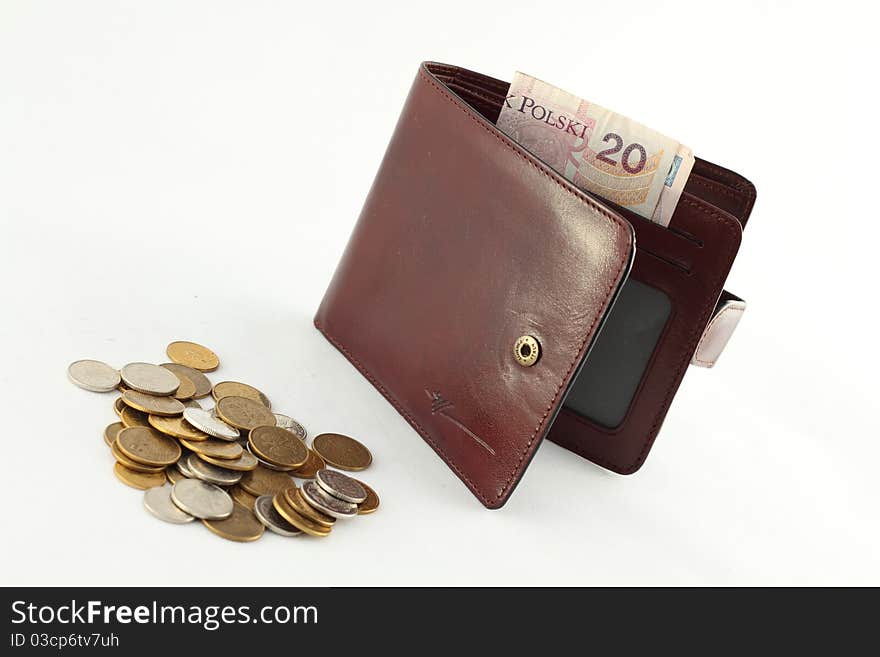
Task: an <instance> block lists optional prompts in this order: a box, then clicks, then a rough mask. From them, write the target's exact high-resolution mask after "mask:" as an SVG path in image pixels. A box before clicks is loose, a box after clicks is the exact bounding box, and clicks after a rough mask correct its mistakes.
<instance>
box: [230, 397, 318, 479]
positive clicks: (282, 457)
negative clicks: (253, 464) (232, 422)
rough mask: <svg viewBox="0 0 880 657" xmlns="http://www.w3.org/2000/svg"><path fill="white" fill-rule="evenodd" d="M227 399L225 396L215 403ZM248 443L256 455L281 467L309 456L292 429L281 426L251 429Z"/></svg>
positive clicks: (293, 466)
mask: <svg viewBox="0 0 880 657" xmlns="http://www.w3.org/2000/svg"><path fill="white" fill-rule="evenodd" d="M227 399H234V397H225V398H224V399H221V400H220V401H219V402H217V404H218V405H219V404H221V403H223V402H224V401H226V400H227ZM248 444H249V445H250V446H251V450H252V451H253V452H254V454H255V455H256V456H259V457H260V458H261V459H264V460H266V461H269V462H270V463H273V464H274V465H279V466H281V467H283V468H298V467H300V466H302V465H304V464H305V462H306V461H307V460H308V458H309V450H308V448H307V447H306V446H305V445H304V444H303V442H302V441H301V440H300V439H299V438H298V437H297V435H296V434H295V433H293V432H292V431H288V430H287V429H282V428H281V427H272V426H268V427H266V426H259V427H255V428H254V429H251V432H250V435H249V436H248Z"/></svg>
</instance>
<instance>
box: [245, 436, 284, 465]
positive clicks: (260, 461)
mask: <svg viewBox="0 0 880 657" xmlns="http://www.w3.org/2000/svg"><path fill="white" fill-rule="evenodd" d="M244 448H245V449H246V450H247V451H249V452H250V453H251V456H253V457H254V458H255V459H257V463H259V464H260V465H262V466H263V467H264V468H269V469H270V470H275V471H276V472H290V471H291V470H293V468H284V467H281V466H280V465H275V464H274V463H269V462H268V461H264V460H263V459H261V458H260V457H259V456H257V455H256V454H254V450H252V449H251V444H250V442H247V443H245V444H244Z"/></svg>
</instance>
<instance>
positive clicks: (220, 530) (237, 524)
mask: <svg viewBox="0 0 880 657" xmlns="http://www.w3.org/2000/svg"><path fill="white" fill-rule="evenodd" d="M202 523H203V524H204V525H205V527H207V528H208V529H210V530H211V531H212V532H214V533H215V534H217V536H220V537H221V538H225V539H227V540H230V541H238V542H240V543H249V542H250V541H256V540H257V539H258V538H260V537H261V536H262V535H263V532H264V531H265V529H266V528H265V527H263V523H261V522H260V521H259V520H257V516H255V515H254V512H253V511H252V510H251V509H249V508H247V507H246V506H244V505H243V504H239V503H238V502H233V503H232V515H231V516H229V517H228V518H224V519H223V520H202Z"/></svg>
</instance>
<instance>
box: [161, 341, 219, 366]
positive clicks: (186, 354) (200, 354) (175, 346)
mask: <svg viewBox="0 0 880 657" xmlns="http://www.w3.org/2000/svg"><path fill="white" fill-rule="evenodd" d="M165 353H166V354H168V358H170V359H171V360H172V361H173V362H175V363H177V364H178V365H186V366H187V367H191V368H193V369H194V370H198V371H199V372H213V371H214V370H216V369H217V368H218V367H220V358H219V357H218V356H217V354H215V353H214V352H213V351H211V350H210V349H208V348H207V347H203V346H202V345H200V344H197V343H195V342H186V341H183V340H181V341H178V342H172V343H171V344H169V345H168V346H167V347H166V348H165Z"/></svg>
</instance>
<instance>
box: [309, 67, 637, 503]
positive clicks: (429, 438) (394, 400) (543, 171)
mask: <svg viewBox="0 0 880 657" xmlns="http://www.w3.org/2000/svg"><path fill="white" fill-rule="evenodd" d="M419 77H420V78H421V79H422V80H423V81H424V82H427V83H428V84H429V85H430V86H431V87H432V88H433V89H434V90H435V91H437V93H439V94H440V95H441V96H442V97H443V98H445V99H446V100H448V101H449V102H450V103H452V105H453V106H455V107H456V108H457V109H459V110H461V111H462V112H463V113H464V114H465V116H467V117H468V118H469V119H471V120H472V121H473V122H474V123H476V124H477V126H479V127H480V128H482V129H483V130H485V131H486V132H487V133H489V135H491V136H492V137H494V138H495V139H497V140H498V141H499V142H501V143H502V144H503V145H504V147H505V148H507V149H508V150H510V151H511V152H512V153H513V154H514V155H516V156H517V157H518V158H520V159H522V160H523V161H524V162H526V163H527V164H528V165H529V166H531V167H533V168H534V169H536V170H537V171H539V172H540V173H541V174H543V175H544V176H545V177H546V178H548V179H549V180H550V181H552V182H553V183H554V184H555V185H556V186H558V187H559V188H560V189H562V190H563V191H564V192H566V193H567V194H570V195H571V196H573V197H574V198H576V199H578V200H579V201H580V202H581V203H583V204H584V205H585V206H587V207H588V208H590V209H591V210H593V211H594V212H596V213H598V214H599V215H601V216H603V217H605V218H606V219H608V220H609V221H611V222H612V223H614V224H616V225H617V226H618V227H619V228H621V229H624V230H626V231H627V232H628V233H629V231H630V230H631V226H629V225H628V224H626V223H625V222H624V221H623V219H621V218H619V217H617V216H615V215H613V214H611V213H610V212H608V211H607V210H605V209H604V208H602V207H601V206H599V205H598V204H597V203H595V202H594V201H593V200H592V199H590V198H589V197H586V196H583V195H582V194H580V193H579V192H577V191H575V190H574V189H572V188H570V187H567V186H566V185H564V184H563V183H562V182H561V181H560V180H558V179H557V178H556V177H555V176H556V174H555V173H551V172H550V171H548V170H547V169H546V168H545V167H543V166H541V165H539V164H538V163H537V162H534V161H533V160H531V159H529V157H527V156H526V155H525V154H524V153H522V152H521V151H520V150H518V149H517V147H516V146H515V145H514V144H513V143H512V142H511V141H509V140H507V139H505V138H503V137H502V136H501V135H500V134H497V133H496V132H494V131H493V130H492V129H490V128H489V127H488V126H487V125H486V124H485V123H484V122H483V121H482V120H481V119H480V118H478V117H476V116H475V115H474V114H473V113H472V111H471V110H470V109H469V108H466V107H464V106H462V105H461V104H460V103H459V102H458V101H457V100H456V99H455V98H454V97H453V96H451V95H449V94H447V93H446V92H445V91H444V90H443V89H441V88H440V87H439V86H438V85H437V83H435V82H434V80H432V79H431V78H430V77H428V76H427V75H426V74H425V72H424V68H420V69H419ZM628 260H629V252H627V253H625V254H624V256H623V257H622V258H621V259H620V263H619V266H618V269H617V271H616V273H615V276H614V284H612V285H609V286H608V291H607V293H606V295H605V299H604V300H603V302H602V305H603V306H605V305H607V303H608V301H609V299H610V298H611V296H612V294H613V293H614V290H615V289H616V288H617V285H618V283H619V282H620V276H621V274H622V272H623V270H624V269H625V268H626V264H627V262H628ZM598 321H599V317H598V316H596V317H594V318H593V322H592V324H591V325H590V327H589V329H588V330H587V332H586V333H585V334H584V339H583V341H582V342H581V344H580V347H579V348H578V350H577V353H576V354H575V357H574V359H573V360H572V361H571V363H569V365H568V370H567V371H566V373H565V375H564V376H563V377H562V378H561V379H560V381H559V384H558V385H557V386H556V390H555V391H554V394H553V397H552V398H551V400H550V402H549V403H548V404H547V408H546V409H545V410H544V414H543V415H542V416H541V418H540V419H539V421H538V424H537V426H536V427H535V429H534V431H533V432H532V435H531V436H530V437H529V440H528V442H527V443H526V446H525V447H524V448H523V451H522V453H521V454H520V457H519V460H518V461H517V462H516V464H515V465H514V467H513V468H512V470H511V472H510V475H509V476H508V477H507V479H506V480H505V482H504V485H503V486H502V487H501V489H500V490H499V491H498V493H497V494H496V495H495V498H494V500H498V499H500V498H501V497H502V496H503V495H504V493H505V492H506V491H507V489H508V488H509V487H510V484H511V482H512V481H513V478H514V477H515V476H516V474H517V472H518V471H519V470H520V467H521V465H522V462H523V460H524V459H525V457H526V454H528V452H529V450H530V449H531V446H532V444H533V443H534V442H535V438H536V437H537V436H538V434H539V433H541V432H542V430H543V429H544V428H545V425H546V423H547V419H548V418H549V416H550V411H551V409H552V408H553V407H554V405H555V404H556V401H557V400H558V399H559V394H560V392H561V390H562V388H563V384H564V383H565V381H566V380H567V379H568V378H569V377H570V376H571V372H572V370H573V369H574V367H575V365H576V364H577V363H578V362H579V361H580V360H581V358H583V352H584V348H585V347H586V345H587V341H588V340H589V338H590V337H591V335H592V334H593V331H594V329H595V327H596V323H597V322H598ZM315 326H316V327H317V328H318V330H320V331H321V333H323V334H324V335H325V336H326V337H327V339H328V340H329V341H330V342H331V343H332V344H333V345H335V346H336V347H337V348H338V349H339V350H340V351H342V353H344V354H345V355H346V357H347V358H348V359H349V360H350V361H351V362H352V363H353V364H354V365H355V367H357V369H358V370H359V371H360V372H361V373H362V374H363V375H364V376H365V377H366V378H367V380H369V381H370V382H371V383H372V384H373V385H374V386H375V387H376V388H377V389H378V390H379V392H381V393H382V394H383V395H384V396H385V398H386V399H387V400H388V401H389V402H390V403H391V405H392V406H394V408H395V409H396V410H397V412H398V413H400V414H401V415H402V416H403V417H404V418H406V420H407V421H408V422H409V423H410V424H411V425H412V426H413V428H415V429H416V431H418V432H419V434H420V435H421V436H422V438H424V440H425V441H426V442H427V443H428V444H429V445H431V447H433V448H434V450H435V451H436V452H437V453H438V454H440V456H441V457H442V458H443V460H444V461H446V463H448V464H449V465H450V466H451V467H452V469H453V470H454V471H455V472H456V474H457V475H458V476H459V477H460V478H461V479H462V481H464V482H465V483H466V484H467V485H468V488H470V489H471V491H472V492H473V493H474V494H475V495H476V496H477V497H478V498H479V499H480V500H482V501H483V502H484V503H485V504H487V505H488V504H490V503H491V501H490V500H489V499H488V498H487V497H486V496H485V495H484V494H483V493H482V492H481V490H480V489H479V488H478V486H477V484H476V483H475V482H473V481H471V479H470V478H469V477H468V476H467V475H466V474H465V473H464V472H463V471H462V470H461V468H460V467H459V466H458V464H457V463H456V462H455V460H454V459H452V458H450V457H449V456H448V455H447V453H446V452H445V451H444V450H443V448H442V447H441V446H440V445H439V444H438V443H437V442H436V441H435V440H434V438H433V437H432V436H431V435H430V434H429V433H428V432H427V431H426V430H425V429H424V428H423V427H422V426H421V425H420V424H419V422H418V421H417V420H416V419H415V418H414V417H413V416H412V415H411V414H410V413H409V412H408V411H406V410H405V409H404V408H403V406H402V405H401V404H400V402H398V400H397V398H396V397H395V396H394V395H393V394H392V393H391V392H390V391H388V390H387V389H386V388H385V387H384V386H383V385H382V384H381V383H379V381H378V379H377V378H376V377H375V376H373V375H372V373H371V372H370V371H369V370H368V369H367V368H366V367H365V366H364V365H363V364H362V363H360V361H358V359H357V358H355V357H354V355H353V354H352V353H351V352H350V351H348V349H346V348H345V346H344V345H343V344H342V343H341V342H339V341H338V340H336V339H334V338H333V337H332V336H331V335H330V334H329V333H328V332H327V331H326V330H324V328H323V327H322V325H321V323H320V322H319V321H318V320H317V319H315Z"/></svg>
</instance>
